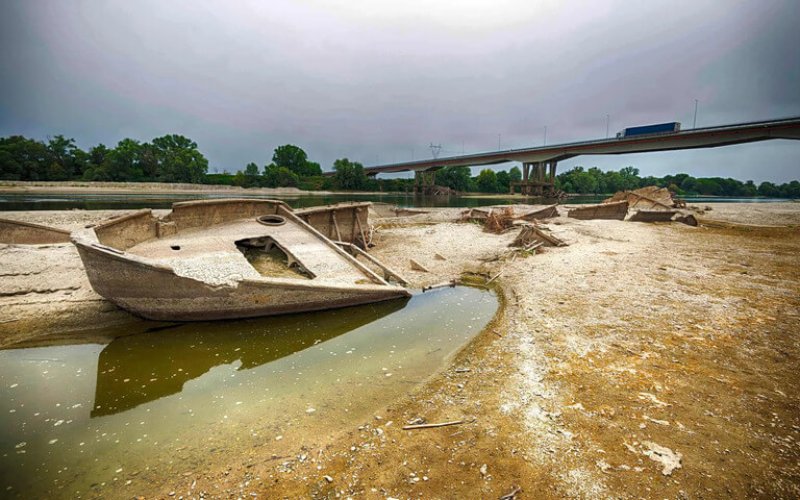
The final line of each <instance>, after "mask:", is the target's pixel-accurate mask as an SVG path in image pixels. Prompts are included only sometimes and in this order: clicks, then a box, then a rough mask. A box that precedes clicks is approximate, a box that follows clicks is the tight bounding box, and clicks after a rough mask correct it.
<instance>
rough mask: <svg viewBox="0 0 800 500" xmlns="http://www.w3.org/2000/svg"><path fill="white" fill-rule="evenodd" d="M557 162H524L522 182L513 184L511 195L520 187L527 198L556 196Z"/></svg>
mask: <svg viewBox="0 0 800 500" xmlns="http://www.w3.org/2000/svg"><path fill="white" fill-rule="evenodd" d="M557 165H558V162H557V161H556V160H546V161H541V162H539V161H536V162H523V163H522V180H521V181H518V182H512V183H511V194H514V188H515V187H517V186H519V188H520V193H521V194H523V195H525V196H550V195H554V194H555V182H556V168H557Z"/></svg>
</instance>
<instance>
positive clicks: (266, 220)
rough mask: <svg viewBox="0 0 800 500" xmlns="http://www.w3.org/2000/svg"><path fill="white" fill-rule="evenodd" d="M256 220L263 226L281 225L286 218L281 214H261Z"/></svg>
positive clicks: (284, 222)
mask: <svg viewBox="0 0 800 500" xmlns="http://www.w3.org/2000/svg"><path fill="white" fill-rule="evenodd" d="M256 220H258V222H260V223H262V224H264V225H265V226H282V225H283V224H286V218H284V217H283V216H282V215H262V216H261V217H259V218H258V219H256Z"/></svg>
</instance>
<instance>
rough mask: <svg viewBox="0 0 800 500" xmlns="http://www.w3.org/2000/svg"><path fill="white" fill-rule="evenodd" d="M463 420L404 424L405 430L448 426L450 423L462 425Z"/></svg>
mask: <svg viewBox="0 0 800 500" xmlns="http://www.w3.org/2000/svg"><path fill="white" fill-rule="evenodd" d="M463 423H464V421H463V420H453V421H452V422H441V423H438V424H417V425H405V426H403V430H404V431H410V430H414V429H433V428H435V427H447V426H448V425H460V424H463Z"/></svg>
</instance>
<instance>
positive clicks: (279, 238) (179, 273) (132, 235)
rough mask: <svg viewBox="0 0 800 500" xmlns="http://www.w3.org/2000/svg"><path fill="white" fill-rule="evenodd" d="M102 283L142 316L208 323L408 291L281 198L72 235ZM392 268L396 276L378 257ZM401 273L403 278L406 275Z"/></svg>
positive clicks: (102, 289)
mask: <svg viewBox="0 0 800 500" xmlns="http://www.w3.org/2000/svg"><path fill="white" fill-rule="evenodd" d="M72 242H73V243H74V244H75V246H76V247H77V248H78V252H79V253H80V256H81V259H82V260H83V264H84V267H85V268H86V273H87V275H88V276H89V281H90V283H91V284H92V287H93V288H94V290H95V291H96V292H97V293H98V294H100V295H101V296H103V297H105V298H106V299H108V300H110V301H111V302H113V303H115V304H117V305H118V306H120V307H122V308H123V309H126V310H128V311H130V312H133V313H134V314H137V315H139V316H142V317H144V318H148V319H155V320H164V321H204V320H216V319H230V318H246V317H255V316H269V315H275V314H284V313H296V312H306V311H317V310H324V309H334V308H337V307H346V306H352V305H357V304H365V303H370V302H379V301H384V300H390V299H395V298H399V297H408V296H409V295H410V293H409V292H408V290H406V289H405V288H403V287H402V286H399V285H396V284H392V283H390V282H388V281H387V280H386V279H387V278H383V277H381V276H379V275H378V274H376V272H374V271H373V270H372V269H370V268H369V267H367V266H366V265H365V264H363V263H362V262H360V261H358V260H356V259H355V257H353V256H352V255H351V254H349V253H348V252H346V251H345V250H344V249H343V248H341V246H340V245H344V246H353V247H354V246H355V245H350V242H344V243H341V242H340V243H337V242H334V241H332V240H330V239H328V238H326V237H325V236H323V235H322V234H321V233H320V232H319V231H317V230H316V229H314V227H312V226H311V225H309V224H308V223H306V222H305V221H304V220H303V219H301V218H300V217H298V216H297V215H296V214H295V213H294V212H293V211H292V209H291V208H290V207H289V206H288V205H286V204H285V203H283V202H281V201H273V200H256V199H222V200H201V201H188V202H180V203H175V204H173V205H172V211H171V212H170V213H169V214H167V215H165V216H163V217H161V218H158V217H155V216H154V215H153V213H152V212H151V211H150V210H140V211H137V212H134V213H132V214H129V215H125V216H123V217H119V218H116V219H111V220H109V221H105V222H103V223H101V224H98V225H95V226H93V227H87V228H86V229H85V230H82V231H78V232H75V233H73V234H72ZM369 262H370V264H371V265H372V266H374V267H377V268H379V270H381V271H383V273H384V274H385V276H387V277H388V276H396V273H393V272H392V271H391V270H389V269H388V268H387V267H385V266H383V265H382V264H381V263H380V262H378V261H377V260H376V259H374V258H372V257H371V256H369ZM398 281H402V279H399V280H398Z"/></svg>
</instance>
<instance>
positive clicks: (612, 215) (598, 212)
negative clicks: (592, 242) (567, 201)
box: [567, 201, 628, 220]
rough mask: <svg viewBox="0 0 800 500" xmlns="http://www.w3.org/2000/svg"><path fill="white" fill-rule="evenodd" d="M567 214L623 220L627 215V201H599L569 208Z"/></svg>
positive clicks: (582, 218)
mask: <svg viewBox="0 0 800 500" xmlns="http://www.w3.org/2000/svg"><path fill="white" fill-rule="evenodd" d="M567 215H568V216H569V217H572V218H573V219H581V220H589V219H614V220H623V219H624V218H625V216H626V215H628V202H627V201H618V202H613V203H601V204H600V205H586V206H582V207H576V208H573V209H572V210H570V211H569V212H568V213H567Z"/></svg>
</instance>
